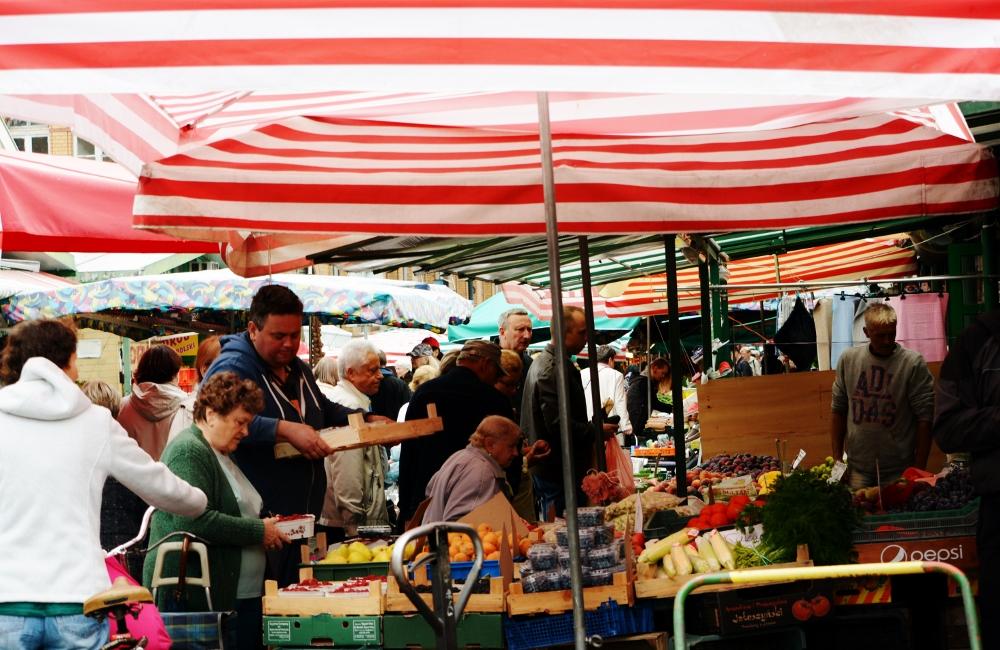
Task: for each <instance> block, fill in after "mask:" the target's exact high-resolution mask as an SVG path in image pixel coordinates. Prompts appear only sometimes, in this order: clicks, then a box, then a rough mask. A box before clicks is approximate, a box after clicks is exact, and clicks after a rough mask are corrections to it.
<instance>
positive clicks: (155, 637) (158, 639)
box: [104, 557, 170, 650]
mask: <svg viewBox="0 0 1000 650" xmlns="http://www.w3.org/2000/svg"><path fill="white" fill-rule="evenodd" d="M104 564H105V565H106V566H107V567H108V577H109V578H111V582H114V581H115V578H117V577H118V576H121V577H123V578H125V579H126V580H128V582H129V584H130V585H137V584H139V583H138V582H136V581H135V579H134V578H133V577H132V576H130V575H129V574H128V571H126V570H125V567H123V566H122V564H121V562H119V561H118V558H116V557H106V558H104ZM108 625H109V626H111V631H112V633H114V621H112V620H110V619H109V620H108ZM127 625H128V629H129V632H131V633H132V636H133V637H135V638H137V639H138V638H140V637H143V636H144V637H146V638H147V639H148V640H149V641H148V643H147V644H146V649H147V650H169V649H170V635H169V634H167V628H166V626H164V625H163V619H162V618H161V617H160V610H158V609H157V608H156V605H154V604H153V603H144V604H143V605H142V610H141V611H140V612H139V618H132V617H129V618H128V621H127Z"/></svg>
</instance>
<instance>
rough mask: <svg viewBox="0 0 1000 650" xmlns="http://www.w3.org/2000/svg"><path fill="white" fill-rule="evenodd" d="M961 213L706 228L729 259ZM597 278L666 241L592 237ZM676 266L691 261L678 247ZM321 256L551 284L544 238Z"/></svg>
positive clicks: (576, 259)
mask: <svg viewBox="0 0 1000 650" xmlns="http://www.w3.org/2000/svg"><path fill="white" fill-rule="evenodd" d="M975 218H976V217H971V218H970V217H969V215H961V216H954V217H939V218H934V219H927V218H910V219H896V220H889V221H878V222H867V223H859V224H848V225H840V226H823V227H814V228H794V229H788V230H766V231H752V232H729V233H714V234H711V235H707V237H710V238H711V239H712V240H713V241H714V242H715V243H716V244H717V245H718V247H719V249H720V250H721V251H722V252H724V253H726V254H727V255H728V256H729V257H730V259H745V258H750V257H759V256H761V255H769V254H774V253H784V252H788V251H792V250H800V249H803V248H810V247H813V246H822V245H824V244H833V243H838V242H845V241H853V240H858V239H863V238H865V237H874V236H879V235H888V234H894V233H900V232H908V231H913V230H919V229H925V228H934V227H940V226H942V225H949V224H955V223H963V222H968V221H971V220H974V219H975ZM587 241H588V247H589V254H590V255H589V257H590V272H591V283H592V284H593V285H594V286H598V285H602V284H607V283H609V282H615V281H619V280H626V279H629V278H635V277H639V276H642V275H650V274H654V273H662V272H663V268H664V262H663V254H664V250H665V249H664V242H663V237H662V236H660V235H643V236H628V235H613V236H611V235H605V236H594V237H589V238H588V240H587ZM559 250H560V260H561V263H562V267H561V268H562V271H561V273H562V282H563V287H564V288H565V289H574V288H578V287H580V286H581V284H582V277H581V268H580V251H579V239H578V238H577V237H576V236H569V235H566V236H561V237H560V238H559ZM675 255H676V256H677V266H678V268H679V269H680V268H686V267H690V266H691V263H690V262H689V261H688V260H687V258H685V257H684V256H683V255H682V254H681V253H680V252H679V251H677V252H675ZM313 259H314V261H316V262H328V263H332V264H337V265H341V266H343V267H344V268H346V269H347V270H350V271H371V272H375V273H381V272H386V271H393V270H396V269H398V268H402V267H410V268H413V269H414V270H416V271H419V272H422V273H433V272H437V273H444V274H454V275H456V276H458V277H460V278H476V279H481V280H487V281H491V282H497V283H502V282H507V281H512V280H513V281H518V282H525V283H528V284H532V285H536V286H541V287H544V286H548V284H549V274H548V261H547V253H546V242H545V238H544V237H540V236H538V237H524V236H519V237H490V238H479V239H466V238H448V237H432V238H420V237H376V238H372V239H370V240H366V241H364V242H360V243H358V244H354V245H351V246H348V247H345V248H342V249H336V250H333V251H327V252H325V253H321V254H318V255H315V256H313Z"/></svg>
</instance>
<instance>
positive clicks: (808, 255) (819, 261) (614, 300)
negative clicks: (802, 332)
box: [502, 235, 917, 320]
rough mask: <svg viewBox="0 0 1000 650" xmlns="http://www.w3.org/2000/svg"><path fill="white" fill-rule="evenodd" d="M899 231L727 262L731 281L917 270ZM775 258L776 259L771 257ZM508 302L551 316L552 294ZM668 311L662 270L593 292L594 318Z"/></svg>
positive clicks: (524, 292) (743, 298) (515, 292)
mask: <svg viewBox="0 0 1000 650" xmlns="http://www.w3.org/2000/svg"><path fill="white" fill-rule="evenodd" d="M900 237H901V235H893V236H888V237H876V238H869V239H864V240H861V241H854V242H845V243H841V244H827V245H824V246H815V247H813V248H805V249H802V250H798V251H794V252H791V253H783V254H781V255H777V256H774V255H767V256H763V257H753V258H749V259H745V260H735V261H733V262H730V263H729V267H728V268H729V280H728V282H729V284H772V283H776V282H778V281H779V278H778V276H777V271H776V269H780V281H781V282H803V283H807V282H817V281H845V282H849V281H854V280H857V281H861V280H878V279H881V278H899V277H905V276H908V275H912V274H914V273H916V272H917V261H916V257H915V254H914V251H913V249H912V248H910V247H907V248H901V247H899V246H898V245H897V242H898V241H900ZM775 257H777V259H775ZM677 284H678V286H680V287H696V286H698V269H697V268H686V269H682V270H680V271H678V273H677ZM502 288H503V292H504V297H505V298H506V299H507V301H508V302H511V303H515V302H516V303H519V304H522V305H524V307H525V309H527V310H529V311H530V312H531V313H532V314H534V315H535V316H536V317H538V318H539V319H543V320H548V319H550V318H551V316H552V300H551V292H550V291H549V290H548V289H536V288H534V287H530V286H528V285H524V284H518V283H514V282H508V283H505V284H504V285H503V287H502ZM727 295H728V297H729V303H730V304H738V303H746V302H754V301H758V300H766V299H769V298H776V297H778V296H779V295H780V293H779V292H777V291H774V290H760V289H757V290H754V289H732V290H729V291H728V292H727ZM563 304H564V305H573V306H576V307H580V308H583V293H582V292H581V291H564V292H563ZM700 309H701V293H700V292H698V291H681V292H680V311H681V312H692V311H698V310H700ZM666 313H667V279H666V276H665V275H664V274H662V273H661V274H657V275H649V276H644V277H641V278H635V279H633V280H626V281H623V282H615V283H612V284H608V285H605V286H604V287H602V288H601V289H600V290H595V292H594V316H595V317H597V316H601V317H608V318H627V317H632V316H656V315H662V314H666Z"/></svg>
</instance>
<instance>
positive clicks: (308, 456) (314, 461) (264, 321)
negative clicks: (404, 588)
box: [205, 284, 352, 585]
mask: <svg viewBox="0 0 1000 650" xmlns="http://www.w3.org/2000/svg"><path fill="white" fill-rule="evenodd" d="M249 317H250V322H249V323H248V324H247V331H246V332H243V333H242V334H232V335H230V336H226V337H224V338H223V339H222V351H221V352H220V353H219V356H218V357H217V358H216V360H215V361H214V362H213V363H212V365H211V366H210V367H209V369H208V371H207V372H206V373H205V378H206V379H207V378H208V377H211V376H212V375H214V374H215V373H217V372H224V371H227V370H228V371H231V372H235V373H236V374H237V375H239V376H240V377H241V378H244V379H250V380H252V381H254V382H256V383H257V385H258V386H260V388H261V390H262V391H264V410H263V411H261V412H260V413H259V414H258V415H256V416H255V417H254V419H253V421H251V423H250V427H249V429H250V433H249V435H248V436H247V437H246V438H244V439H243V440H242V441H240V444H239V447H237V449H236V451H234V452H233V454H232V457H233V460H234V461H235V462H236V464H237V465H238V466H239V468H240V469H241V470H243V473H244V474H246V477H247V478H248V479H249V480H250V482H251V483H252V484H253V486H254V487H255V488H256V489H257V491H258V492H259V493H260V496H261V498H262V499H263V501H264V511H265V512H267V513H270V514H275V515H294V514H314V515H316V516H317V517H318V516H319V514H320V512H321V509H322V507H323V497H324V494H325V493H326V473H325V472H324V470H323V458H324V457H325V456H327V455H329V454H331V453H333V450H332V449H331V448H330V446H329V445H328V444H326V442H325V441H324V440H323V439H322V438H320V436H319V434H318V433H316V430H317V429H323V428H326V427H332V426H343V425H346V424H347V415H348V413H350V412H352V411H351V410H348V409H345V408H344V407H343V406H341V405H339V404H335V403H334V402H331V401H330V400H328V399H327V398H326V397H324V396H323V393H322V392H321V391H320V390H319V387H318V386H317V385H316V378H315V377H313V373H312V370H310V369H309V366H308V365H306V364H305V362H303V361H302V360H301V359H299V358H298V357H297V356H296V354H297V353H298V350H299V339H300V338H301V335H302V302H301V301H300V300H299V298H298V296H296V295H295V294H294V293H293V292H292V291H291V290H290V289H288V288H287V287H284V286H281V285H276V284H270V285H265V286H263V287H261V289H260V290H259V291H258V292H257V294H256V295H255V296H254V298H253V301H252V302H251V304H250V314H249ZM278 442H288V443H291V444H292V445H293V446H294V447H295V448H296V449H298V450H299V451H300V452H302V456H301V457H295V458H285V459H282V460H276V459H275V457H274V445H275V443H278ZM298 558H299V549H298V546H297V545H294V544H290V545H286V546H285V547H284V548H283V549H282V550H281V551H277V552H274V553H269V554H268V567H267V575H268V577H271V578H275V579H277V580H278V581H279V582H281V583H282V585H285V584H290V583H292V582H296V581H297V579H298V576H297V573H298V572H297V563H298Z"/></svg>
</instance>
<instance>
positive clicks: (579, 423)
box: [521, 307, 618, 519]
mask: <svg viewBox="0 0 1000 650" xmlns="http://www.w3.org/2000/svg"><path fill="white" fill-rule="evenodd" d="M563 331H564V334H563V345H564V347H565V349H564V350H562V351H560V352H559V353H558V354H557V352H556V349H555V345H554V344H552V343H550V344H549V345H547V346H546V347H545V349H544V350H542V352H541V353H540V354H539V355H538V356H537V357H536V358H535V360H534V362H533V363H532V364H531V368H530V369H529V370H528V376H527V378H526V379H525V382H524V397H523V399H522V401H521V429H522V430H523V431H524V433H525V435H527V436H528V440H529V441H531V442H532V443H534V442H535V441H536V440H544V441H545V442H547V443H548V445H549V448H550V449H551V450H552V451H551V453H550V454H549V455H548V457H546V458H545V459H543V460H540V461H539V462H538V463H537V464H536V465H534V467H532V468H531V472H532V479H533V483H534V488H535V499H536V501H538V502H539V505H540V511H541V515H542V519H550V515H553V514H554V515H556V516H562V514H563V512H564V511H565V509H566V494H565V491H564V489H563V473H564V469H563V466H564V462H563V456H562V442H561V436H560V434H559V401H560V395H559V391H558V389H557V387H556V364H557V363H562V364H564V365H565V366H566V380H567V389H568V391H569V394H568V395H567V396H566V397H567V398H568V400H569V420H570V436H571V437H572V439H573V449H574V452H575V453H574V454H573V467H574V477H573V482H574V484H575V485H576V487H577V502H578V503H579V504H580V505H584V504H585V503H586V500H585V499H586V497H585V496H584V495H583V492H582V490H581V489H580V483H581V481H582V480H583V477H584V475H585V474H586V473H587V470H588V469H590V467H591V465H592V462H593V457H594V442H595V440H596V438H597V436H596V435H595V431H594V426H593V424H592V423H591V422H590V421H589V420H588V419H587V401H586V398H585V396H584V394H583V380H582V378H581V375H580V371H579V370H577V369H576V368H575V367H574V366H573V364H572V363H571V362H570V359H569V357H570V355H574V354H577V353H578V352H579V351H580V350H582V349H583V346H584V345H586V343H587V321H586V318H585V317H584V315H583V310H582V309H580V308H579V307H566V308H564V309H563ZM617 429H618V425H617V424H609V423H605V424H604V432H605V434H608V435H614V433H615V431H616V430H617ZM552 508H554V509H555V510H554V512H550V510H551V509H552Z"/></svg>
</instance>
